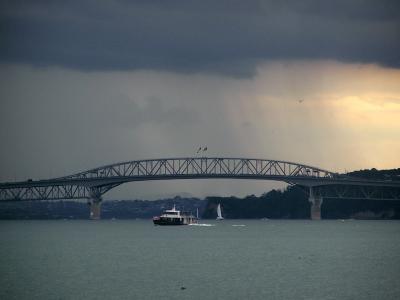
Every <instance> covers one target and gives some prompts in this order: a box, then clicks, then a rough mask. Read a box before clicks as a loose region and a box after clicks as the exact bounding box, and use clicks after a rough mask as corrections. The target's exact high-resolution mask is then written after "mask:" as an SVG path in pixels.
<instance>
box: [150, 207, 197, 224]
mask: <svg viewBox="0 0 400 300" xmlns="http://www.w3.org/2000/svg"><path fill="white" fill-rule="evenodd" d="M153 223H154V225H189V224H195V223H197V218H196V217H195V216H193V215H192V214H191V213H188V212H181V211H179V210H176V208H175V205H174V207H173V208H172V209H169V210H166V211H164V212H163V213H162V214H161V216H157V217H153Z"/></svg>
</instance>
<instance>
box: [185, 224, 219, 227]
mask: <svg viewBox="0 0 400 300" xmlns="http://www.w3.org/2000/svg"><path fill="white" fill-rule="evenodd" d="M189 225H190V226H204V227H212V226H215V225H214V224H199V223H197V224H196V223H194V224H189Z"/></svg>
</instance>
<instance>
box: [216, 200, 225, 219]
mask: <svg viewBox="0 0 400 300" xmlns="http://www.w3.org/2000/svg"><path fill="white" fill-rule="evenodd" d="M223 219H224V218H223V217H222V213H221V203H219V204H218V207H217V220H223Z"/></svg>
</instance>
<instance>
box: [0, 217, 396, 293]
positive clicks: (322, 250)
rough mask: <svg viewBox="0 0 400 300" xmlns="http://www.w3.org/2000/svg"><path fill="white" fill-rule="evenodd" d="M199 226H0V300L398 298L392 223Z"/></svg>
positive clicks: (27, 223)
mask: <svg viewBox="0 0 400 300" xmlns="http://www.w3.org/2000/svg"><path fill="white" fill-rule="evenodd" d="M204 223H209V224H212V225H215V226H178V227H160V226H158V227H155V226H153V225H152V224H151V221H150V220H148V221H144V220H142V221H120V220H116V221H99V222H96V221H76V220H75V221H2V222H0V237H1V238H0V287H1V288H0V298H1V299H159V298H164V299H400V276H399V275H400V234H399V233H400V222H398V221H345V222H342V221H321V222H318V221H271V220H269V221H261V220H259V221H249V220H235V221H233V220H225V221H221V222H216V221H210V222H206V221H204ZM232 225H242V226H232ZM243 225H244V226H243Z"/></svg>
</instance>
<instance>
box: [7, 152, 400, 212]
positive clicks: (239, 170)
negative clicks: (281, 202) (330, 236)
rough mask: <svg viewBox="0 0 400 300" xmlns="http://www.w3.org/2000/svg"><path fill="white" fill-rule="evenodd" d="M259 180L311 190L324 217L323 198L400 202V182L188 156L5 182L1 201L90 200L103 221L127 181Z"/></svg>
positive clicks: (284, 164)
mask: <svg viewBox="0 0 400 300" xmlns="http://www.w3.org/2000/svg"><path fill="white" fill-rule="evenodd" d="M214 178H229V179H257V180H276V181H284V182H286V183H288V184H292V185H293V184H296V185H299V186H301V187H303V188H306V189H307V190H308V193H309V200H310V202H311V203H312V207H311V216H312V218H313V219H319V218H320V206H321V203H322V199H323V198H343V199H348V198H352V199H370V200H400V181H380V180H364V179H360V178H353V177H348V176H344V175H339V174H338V173H333V172H330V171H327V170H323V169H320V168H316V167H311V166H307V165H303V164H298V163H292V162H286V161H279V160H268V159H252V158H225V157H186V158H168V159H149V160H135V161H129V162H122V163H116V164H111V165H106V166H102V167H98V168H95V169H91V170H88V171H84V172H80V173H77V174H73V175H69V176H65V177H59V178H53V179H46V180H28V181H23V182H6V183H0V201H24V200H61V199H85V198H86V199H88V202H89V203H90V204H91V217H92V218H99V217H100V202H101V200H102V195H103V194H104V193H106V192H107V191H109V190H110V189H112V188H115V187H117V186H119V185H121V184H123V183H126V182H133V181H147V180H172V179H214Z"/></svg>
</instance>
